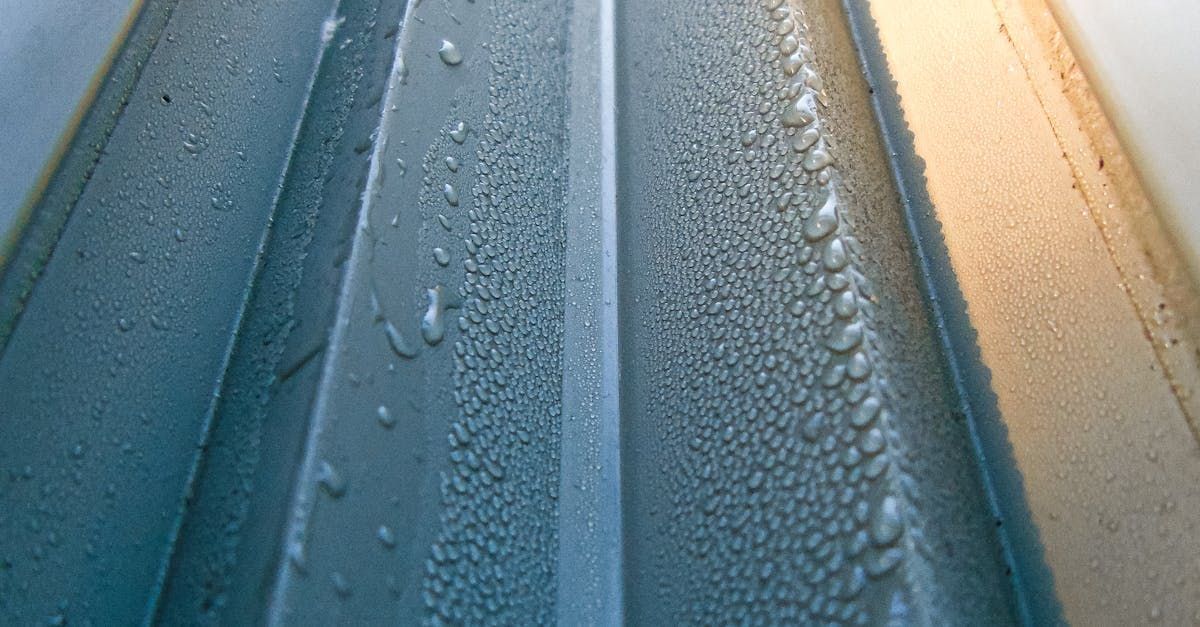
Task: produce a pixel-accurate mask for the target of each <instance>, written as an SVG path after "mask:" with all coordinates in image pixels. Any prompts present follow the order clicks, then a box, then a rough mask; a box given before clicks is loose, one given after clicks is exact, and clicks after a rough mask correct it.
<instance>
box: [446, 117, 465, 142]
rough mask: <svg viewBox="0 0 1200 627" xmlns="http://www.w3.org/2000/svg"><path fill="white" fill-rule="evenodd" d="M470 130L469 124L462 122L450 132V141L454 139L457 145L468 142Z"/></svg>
mask: <svg viewBox="0 0 1200 627" xmlns="http://www.w3.org/2000/svg"><path fill="white" fill-rule="evenodd" d="M468 130H470V129H469V128H468V127H467V123H466V122H461V121H460V122H459V123H458V124H455V125H454V128H453V129H451V130H450V139H453V140H454V143H456V144H461V143H463V142H465V141H467V131H468Z"/></svg>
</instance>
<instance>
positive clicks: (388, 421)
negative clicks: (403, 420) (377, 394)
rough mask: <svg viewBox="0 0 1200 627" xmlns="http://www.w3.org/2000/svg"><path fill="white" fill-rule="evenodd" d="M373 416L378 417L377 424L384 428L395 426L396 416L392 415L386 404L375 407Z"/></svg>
mask: <svg viewBox="0 0 1200 627" xmlns="http://www.w3.org/2000/svg"><path fill="white" fill-rule="evenodd" d="M375 416H376V417H377V418H378V419H379V424H381V425H383V427H384V428H385V429H391V428H392V427H394V426H396V417H395V416H393V415H392V412H391V410H389V409H388V408H387V405H380V406H379V407H378V408H376V409H375Z"/></svg>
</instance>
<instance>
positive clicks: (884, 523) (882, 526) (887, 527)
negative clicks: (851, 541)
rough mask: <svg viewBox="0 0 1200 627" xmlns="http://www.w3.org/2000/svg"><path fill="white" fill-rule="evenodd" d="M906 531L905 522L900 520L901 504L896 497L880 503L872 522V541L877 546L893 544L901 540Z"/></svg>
mask: <svg viewBox="0 0 1200 627" xmlns="http://www.w3.org/2000/svg"><path fill="white" fill-rule="evenodd" d="M903 531H904V522H903V521H902V520H901V518H900V502H899V501H897V500H896V497H894V496H892V495H890V494H889V495H887V496H885V497H883V500H882V501H880V503H879V506H878V508H877V509H876V510H875V517H874V518H873V519H872V520H871V541H872V542H874V543H875V545H876V546H886V545H889V544H892V543H893V542H895V541H896V540H897V539H899V538H900V534H901V533H902V532H903Z"/></svg>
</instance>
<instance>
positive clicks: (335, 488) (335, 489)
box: [317, 460, 346, 499]
mask: <svg viewBox="0 0 1200 627" xmlns="http://www.w3.org/2000/svg"><path fill="white" fill-rule="evenodd" d="M317 483H318V484H320V486H321V489H323V490H325V493H326V494H328V495H329V496H332V497H333V498H335V499H336V498H341V497H342V495H344V494H346V480H345V479H344V478H343V477H342V475H341V474H339V473H338V471H337V470H336V469H335V468H334V467H333V465H332V464H330V463H329V462H327V461H324V460H322V461H321V465H320V466H318V468H317Z"/></svg>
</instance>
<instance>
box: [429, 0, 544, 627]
mask: <svg viewBox="0 0 1200 627" xmlns="http://www.w3.org/2000/svg"><path fill="white" fill-rule="evenodd" d="M490 10H491V12H492V19H494V20H495V25H494V27H493V32H494V33H495V38H494V40H493V42H492V43H491V44H490V45H489V46H488V51H489V56H490V58H489V59H488V62H489V63H490V67H491V72H490V75H489V84H488V93H487V99H488V112H487V113H486V114H485V116H484V117H483V119H482V120H481V121H480V122H479V123H478V124H475V123H474V122H472V123H470V124H466V123H462V122H456V123H451V124H450V125H448V126H447V128H446V129H445V133H446V135H447V136H448V137H449V138H450V139H451V140H452V141H453V143H450V142H446V145H447V146H448V148H447V154H445V155H441V156H439V158H438V159H439V163H440V164H445V167H442V166H441V165H439V167H437V168H431V169H430V171H431V172H436V173H437V174H436V175H434V176H431V178H430V180H429V181H427V183H428V186H429V187H431V188H432V189H433V190H434V191H435V192H436V194H437V195H440V196H441V197H442V198H441V200H442V203H443V211H444V212H446V213H450V214H455V213H457V214H465V216H466V218H467V220H465V222H464V221H454V222H457V223H465V224H466V225H467V231H466V232H465V233H454V234H453V235H454V236H455V237H457V238H459V242H460V243H459V247H460V248H459V249H458V250H454V249H452V248H451V249H449V250H442V249H436V250H434V253H433V254H434V256H435V260H436V261H437V263H439V264H442V263H449V262H450V261H449V260H450V259H451V258H454V259H461V260H462V261H461V263H462V268H463V270H464V277H465V280H464V282H463V284H462V285H461V287H460V288H459V289H458V290H457V299H459V300H461V308H460V309H459V312H458V313H459V316H458V320H457V324H458V329H457V336H456V337H457V340H456V341H455V343H454V346H453V350H454V362H455V373H454V388H455V390H454V394H455V401H456V402H457V405H458V407H459V410H460V413H459V415H458V416H457V418H456V419H455V420H453V422H452V424H451V426H450V430H449V433H448V434H447V439H448V443H449V446H448V448H449V455H450V465H449V470H448V471H447V472H446V473H444V475H443V477H442V483H441V490H442V505H443V509H442V513H441V518H440V530H439V532H438V535H437V540H436V542H435V543H434V545H433V546H432V547H431V549H430V552H429V557H428V561H427V562H426V573H425V577H424V583H423V591H422V595H423V598H424V602H425V604H426V606H427V608H428V610H429V612H430V613H429V618H430V621H431V622H433V623H435V624H437V623H452V624H485V623H486V624H490V623H495V624H534V623H547V622H549V621H551V619H552V616H553V609H554V599H555V589H556V587H555V585H556V584H555V563H556V559H557V552H558V545H557V523H558V508H557V490H558V470H559V460H558V452H559V420H560V413H561V407H560V406H561V398H560V397H561V386H562V365H561V361H562V352H563V347H562V311H563V306H564V304H563V263H564V262H563V242H564V240H565V233H564V213H563V210H564V195H565V192H566V185H565V173H566V162H565V160H566V154H565V149H566V147H565V145H564V144H565V142H564V141H563V138H564V137H565V129H564V123H565V118H566V116H565V103H564V95H565V93H566V78H565V65H564V63H565V61H564V57H563V56H562V54H561V49H560V48H559V47H558V46H556V45H552V44H554V43H555V42H556V41H562V40H563V36H564V33H563V32H561V31H562V29H563V28H564V25H565V24H566V11H565V6H564V5H563V3H560V2H555V1H543V2H532V3H530V2H496V3H495V4H493V6H492V7H491V9H490ZM443 59H444V57H443ZM472 136H474V137H472ZM472 144H474V147H475V154H474V159H473V160H474V162H475V163H476V169H475V174H474V181H473V182H472V183H469V184H466V185H462V186H456V185H455V184H452V183H450V182H446V181H448V180H449V177H451V176H457V177H458V179H457V180H464V177H466V175H465V171H466V168H463V170H464V173H460V174H455V173H457V172H458V170H459V164H460V163H462V164H465V163H470V161H471V160H470V159H469V157H470V155H469V154H468V153H469V151H470V150H471V148H472ZM438 177H443V178H441V179H439V178H438ZM465 180H470V178H469V177H466V178H465ZM468 189H469V190H471V193H470V194H469V195H468V194H467V193H466V190H468ZM448 223H449V222H443V224H448ZM438 230H443V229H441V228H440V227H439V229H438ZM439 251H440V252H439ZM443 260H445V261H443ZM442 298H443V296H442V295H441V294H440V293H436V294H435V293H434V292H433V290H431V291H430V295H429V302H430V303H431V305H430V307H431V310H433V309H435V306H434V305H433V303H434V302H435V301H437V300H441V299H442ZM422 332H423V333H424V336H425V339H426V340H427V341H428V342H429V343H434V342H435V341H440V339H441V337H442V331H441V330H440V329H439V328H437V325H436V324H431V319H430V317H429V316H427V317H426V319H425V321H424V322H423V326H422Z"/></svg>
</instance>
